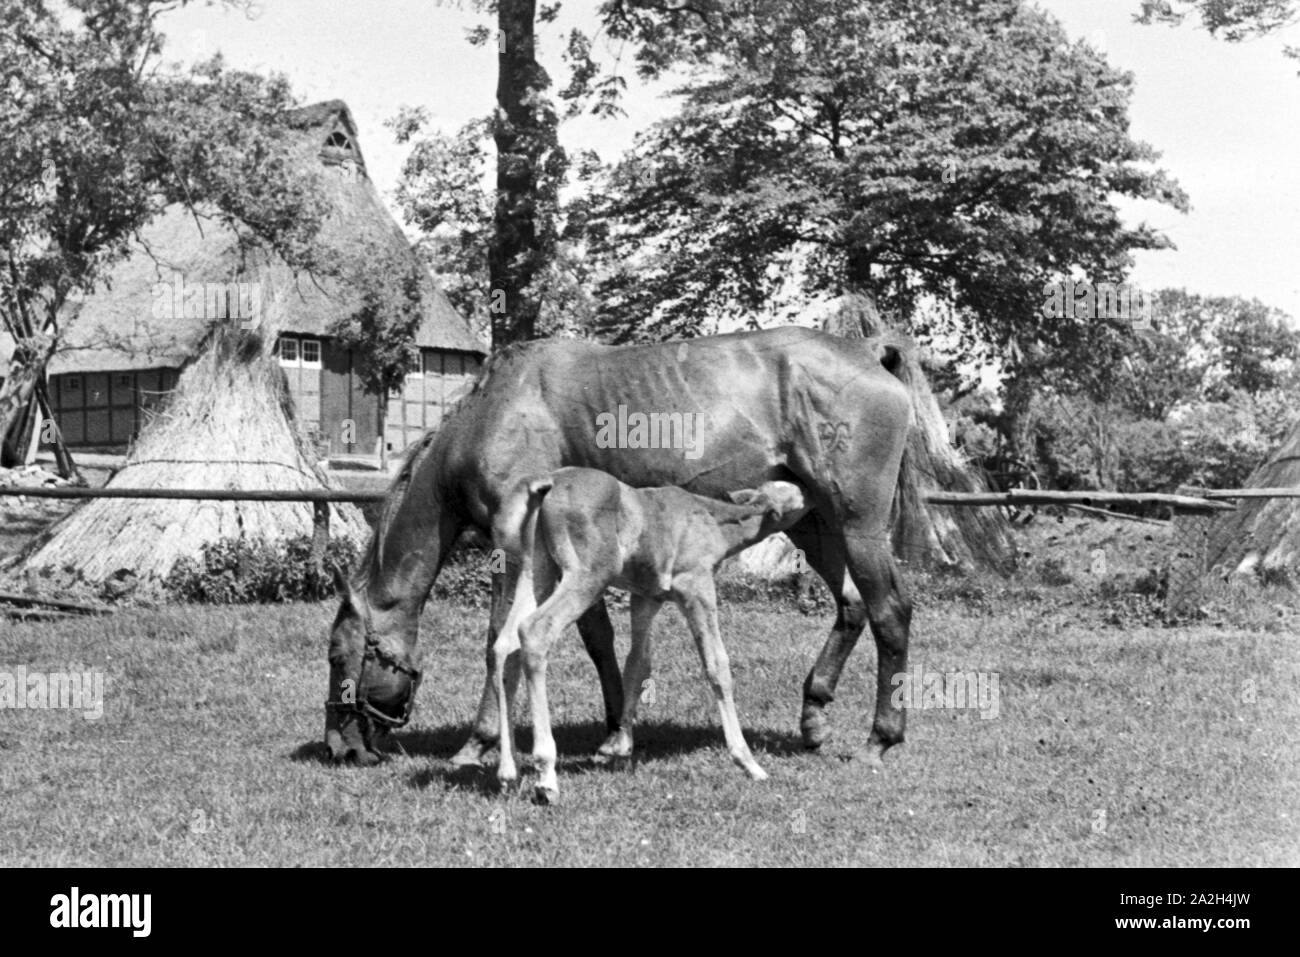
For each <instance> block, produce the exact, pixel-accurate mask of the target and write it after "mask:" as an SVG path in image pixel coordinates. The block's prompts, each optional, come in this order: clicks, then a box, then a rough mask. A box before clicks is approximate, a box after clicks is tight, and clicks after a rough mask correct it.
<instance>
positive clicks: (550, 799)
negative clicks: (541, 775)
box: [533, 784, 560, 807]
mask: <svg viewBox="0 0 1300 957" xmlns="http://www.w3.org/2000/svg"><path fill="white" fill-rule="evenodd" d="M559 800H560V792H559V791H557V790H556V789H555V788H548V787H543V786H542V785H540V784H539V785H537V787H535V788H533V803H534V804H538V805H541V806H543V807H551V806H552V805H554V804H555V803H556V802H557V801H559Z"/></svg>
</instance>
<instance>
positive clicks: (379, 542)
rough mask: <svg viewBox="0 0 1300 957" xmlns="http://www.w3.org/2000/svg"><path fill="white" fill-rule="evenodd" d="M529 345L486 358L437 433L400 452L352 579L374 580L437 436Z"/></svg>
mask: <svg viewBox="0 0 1300 957" xmlns="http://www.w3.org/2000/svg"><path fill="white" fill-rule="evenodd" d="M528 345H529V344H528V343H524V342H520V343H512V344H511V345H509V346H506V347H505V348H504V349H501V350H499V351H498V352H496V353H494V354H492V355H491V356H489V357H488V360H487V362H485V363H484V364H483V369H482V371H480V372H479V375H478V378H477V379H475V380H474V384H473V385H472V386H470V390H469V391H468V392H466V393H465V395H463V396H462V397H461V398H460V399H459V400H458V401H457V402H456V404H455V405H454V406H452V408H451V410H450V411H448V412H447V414H446V415H445V416H443V419H442V424H441V425H439V427H438V429H437V431H430V432H426V433H425V434H424V435H423V436H422V437H421V438H420V441H419V442H418V443H417V444H416V445H414V446H412V447H411V448H409V449H407V450H406V452H404V453H403V455H404V458H403V460H402V467H401V468H400V469H398V471H397V475H396V476H395V477H394V478H393V481H392V483H391V484H390V485H389V486H388V492H387V493H386V494H385V496H384V503H383V506H382V507H381V508H380V511H379V518H378V519H377V520H376V522H375V531H374V534H372V535H371V536H370V541H369V542H368V543H367V545H366V550H365V552H364V554H363V555H362V556H361V561H360V564H359V565H358V567H357V571H356V575H355V579H357V580H360V581H363V582H365V583H366V584H367V585H369V584H370V583H371V582H373V580H374V576H375V575H376V574H377V573H378V571H379V569H380V568H382V567H383V563H384V546H385V545H386V544H387V541H388V535H389V531H390V530H391V528H392V525H393V522H394V521H395V519H396V516H397V513H398V511H399V510H400V509H401V507H402V505H403V503H404V502H405V500H406V496H407V494H408V493H409V492H410V490H411V479H412V478H413V476H414V475H415V472H416V470H417V469H420V468H422V467H423V465H424V462H425V460H426V459H427V458H428V457H429V456H430V455H431V454H432V452H433V447H434V445H436V444H437V441H438V437H439V436H440V435H442V434H443V433H444V431H445V430H446V429H447V427H448V426H449V425H452V424H453V423H454V422H455V421H456V420H457V419H458V418H459V417H461V416H463V415H465V413H466V410H467V409H468V408H470V407H472V406H474V405H476V404H477V403H478V400H479V399H480V398H481V396H482V393H483V389H484V387H485V386H486V384H487V381H488V379H489V378H490V377H491V375H492V372H493V371H494V370H496V369H497V368H498V367H499V366H500V365H501V364H502V363H503V362H504V361H509V360H510V359H513V358H514V357H515V356H517V355H518V354H519V353H520V352H522V351H523V349H524V348H525V347H527V346H528Z"/></svg>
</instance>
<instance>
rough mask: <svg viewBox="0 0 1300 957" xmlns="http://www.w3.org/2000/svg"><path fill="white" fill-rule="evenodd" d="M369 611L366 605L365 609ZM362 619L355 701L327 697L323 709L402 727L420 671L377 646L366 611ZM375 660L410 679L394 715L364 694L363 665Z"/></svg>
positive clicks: (405, 722) (406, 721)
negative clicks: (362, 645)
mask: <svg viewBox="0 0 1300 957" xmlns="http://www.w3.org/2000/svg"><path fill="white" fill-rule="evenodd" d="M367 611H369V609H367ZM362 620H363V621H364V622H365V636H366V648H365V652H364V653H363V654H362V655H361V668H360V670H359V671H358V672H357V679H356V700H355V701H326V702H325V710H326V711H344V712H347V713H350V714H355V715H358V716H359V717H363V718H369V719H370V720H372V721H375V722H378V723H379V724H382V725H384V726H385V727H387V728H402V727H405V726H406V724H407V723H408V722H409V721H410V720H411V711H412V710H413V709H414V707H415V692H416V691H417V690H419V687H420V679H421V678H422V677H424V676H423V674H422V673H421V672H420V669H419V668H412V667H411V666H410V665H406V664H403V663H402V662H400V661H398V660H397V659H396V658H394V657H393V656H392V655H390V654H389V653H388V652H386V651H384V649H383V648H381V647H379V639H378V638H376V637H375V632H374V629H373V628H372V627H371V624H370V615H369V614H366V615H365V616H363V618H362ZM371 662H374V663H375V664H376V665H378V666H379V667H381V668H387V669H388V670H389V671H395V672H397V673H398V674H400V675H406V677H408V678H409V679H410V681H411V683H410V686H409V687H408V688H407V691H406V701H404V702H403V703H402V712H401V714H400V715H398V716H396V717H394V716H393V715H391V714H388V713H387V712H386V711H381V710H380V709H379V708H377V707H375V706H374V705H373V704H371V703H370V699H369V698H368V697H367V696H366V692H365V687H366V667H367V666H368V665H369V664H370V663H371Z"/></svg>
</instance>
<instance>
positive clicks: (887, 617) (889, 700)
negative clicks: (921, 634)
mask: <svg viewBox="0 0 1300 957" xmlns="http://www.w3.org/2000/svg"><path fill="white" fill-rule="evenodd" d="M844 544H845V548H846V550H847V553H848V564H849V573H850V575H851V576H852V578H853V581H854V582H855V583H856V584H857V586H858V591H859V592H861V593H862V597H863V598H864V599H865V601H866V609H867V620H868V621H869V622H870V624H871V634H872V637H874V638H875V640H876V660H877V664H876V714H875V719H874V721H873V722H872V725H871V736H870V738H868V740H867V754H866V758H867V761H868V763H869V764H870V765H871V767H872V768H873V770H874V769H876V768H878V767H880V766H881V764H882V758H883V756H884V753H885V752H886V751H888V750H889V749H890V748H891V747H893V746H894V745H896V744H901V743H902V741H903V731H904V726H905V724H906V720H907V715H906V712H905V711H904V710H903V709H902V708H900V707H897V706H895V704H894V700H893V697H894V696H893V691H894V676H895V675H901V674H905V673H906V672H907V645H908V638H909V633H910V629H911V622H912V603H911V600H910V599H909V598H908V597H907V594H906V592H905V590H904V589H903V584H902V580H901V577H900V575H899V573H898V566H897V564H896V563H895V562H894V556H893V554H892V553H891V551H890V547H889V539H888V537H886V536H884V535H882V534H880V533H878V532H875V533H872V532H868V531H866V530H864V529H861V528H858V529H855V528H853V527H852V526H847V527H846V528H845V530H844Z"/></svg>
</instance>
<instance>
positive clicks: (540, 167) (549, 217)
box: [475, 0, 568, 346]
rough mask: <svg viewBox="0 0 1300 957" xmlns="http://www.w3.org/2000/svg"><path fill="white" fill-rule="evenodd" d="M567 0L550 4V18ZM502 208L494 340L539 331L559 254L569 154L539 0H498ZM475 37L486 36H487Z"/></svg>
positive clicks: (495, 235) (546, 12)
mask: <svg viewBox="0 0 1300 957" xmlns="http://www.w3.org/2000/svg"><path fill="white" fill-rule="evenodd" d="M558 11H559V5H558V4H556V5H554V6H550V7H547V6H543V7H542V10H541V13H540V16H541V18H542V19H543V21H549V20H553V19H554V18H555V16H556V14H557V13H558ZM496 13H497V44H498V49H497V71H498V72H497V108H496V113H495V114H494V116H493V118H492V123H491V131H492V138H493V140H494V141H495V143H496V148H497V169H496V186H497V192H496V208H495V213H494V218H493V230H492V237H491V241H490V243H489V245H488V271H489V274H490V277H491V295H492V297H493V302H492V304H491V306H490V309H491V312H492V344H493V345H494V346H502V345H505V344H506V343H509V342H518V341H521V340H525V339H532V338H535V337H536V335H537V317H538V314H539V312H540V309H541V305H540V297H539V295H538V289H537V280H538V279H539V278H540V277H541V276H542V275H543V274H544V273H545V271H546V268H547V266H548V265H549V264H550V262H551V260H552V259H553V257H554V251H555V243H556V238H557V236H556V229H555V212H554V211H555V207H556V204H557V202H558V191H559V184H560V182H561V181H562V180H563V178H564V173H565V170H566V169H567V166H568V159H567V157H566V156H565V153H564V150H563V149H562V148H561V147H560V144H559V139H558V137H557V135H556V128H557V125H558V122H559V120H558V117H557V116H556V113H555V108H554V106H553V105H552V103H551V101H550V99H549V98H547V96H546V90H547V89H549V88H550V85H551V79H550V76H549V75H548V74H547V72H546V70H544V69H543V68H542V65H541V64H540V63H538V62H537V36H536V20H537V18H538V16H539V14H538V10H537V4H536V0H496ZM475 38H476V39H478V40H479V42H483V40H484V39H485V36H484V34H483V33H481V32H480V33H478V34H476V35H475Z"/></svg>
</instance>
